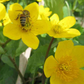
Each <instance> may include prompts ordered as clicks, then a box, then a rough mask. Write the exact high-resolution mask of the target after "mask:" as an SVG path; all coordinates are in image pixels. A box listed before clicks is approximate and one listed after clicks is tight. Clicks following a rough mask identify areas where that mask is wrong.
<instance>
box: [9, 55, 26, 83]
mask: <svg viewBox="0 0 84 84" xmlns="http://www.w3.org/2000/svg"><path fill="white" fill-rule="evenodd" d="M8 57H9V59H10V61H11V62H12V63H13V65H14V66H15V68H16V70H17V72H18V74H19V76H20V77H21V79H22V82H23V84H26V81H25V80H24V77H23V76H22V74H21V72H20V70H19V69H18V67H17V65H16V63H15V61H14V60H13V59H12V58H11V57H10V56H8Z"/></svg>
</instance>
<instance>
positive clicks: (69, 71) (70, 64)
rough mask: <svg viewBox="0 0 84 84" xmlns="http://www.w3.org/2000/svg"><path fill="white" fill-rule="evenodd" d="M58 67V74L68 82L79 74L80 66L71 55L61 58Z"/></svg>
mask: <svg viewBox="0 0 84 84" xmlns="http://www.w3.org/2000/svg"><path fill="white" fill-rule="evenodd" d="M58 61H59V64H58V67H57V69H56V73H57V76H58V77H59V78H60V79H61V80H64V81H66V82H70V81H72V80H73V79H75V78H77V77H78V75H79V67H78V65H77V61H76V60H72V58H71V56H65V57H62V58H60V59H59V60H58Z"/></svg>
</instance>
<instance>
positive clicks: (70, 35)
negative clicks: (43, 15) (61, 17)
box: [48, 29, 81, 38]
mask: <svg viewBox="0 0 84 84" xmlns="http://www.w3.org/2000/svg"><path fill="white" fill-rule="evenodd" d="M48 34H49V35H50V36H52V37H54V38H73V37H76V36H79V35H81V33H80V32H79V31H78V30H77V29H68V30H66V31H61V32H55V31H54V29H51V30H50V31H48Z"/></svg>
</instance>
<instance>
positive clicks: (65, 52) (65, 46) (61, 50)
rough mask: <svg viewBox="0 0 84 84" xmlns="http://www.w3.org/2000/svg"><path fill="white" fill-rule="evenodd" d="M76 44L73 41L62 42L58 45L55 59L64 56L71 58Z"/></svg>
mask: <svg viewBox="0 0 84 84" xmlns="http://www.w3.org/2000/svg"><path fill="white" fill-rule="evenodd" d="M73 47H74V44H73V42H72V41H71V40H66V41H61V42H59V43H58V47H57V50H56V52H55V58H56V59H59V58H61V57H63V56H69V55H70V53H71V52H72V49H73Z"/></svg>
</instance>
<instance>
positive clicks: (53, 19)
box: [50, 14, 59, 25]
mask: <svg viewBox="0 0 84 84" xmlns="http://www.w3.org/2000/svg"><path fill="white" fill-rule="evenodd" d="M50 21H51V23H52V24H53V25H56V24H57V23H58V22H59V16H58V15H57V14H53V15H52V16H51V17H50Z"/></svg>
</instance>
